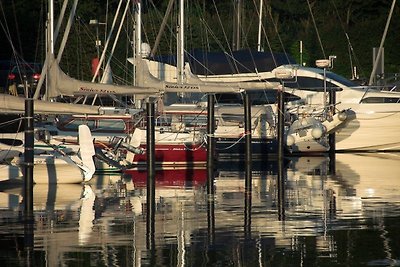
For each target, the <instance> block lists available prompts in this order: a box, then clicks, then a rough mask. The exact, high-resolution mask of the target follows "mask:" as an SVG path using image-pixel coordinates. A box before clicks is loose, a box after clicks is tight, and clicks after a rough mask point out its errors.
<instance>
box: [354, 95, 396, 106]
mask: <svg viewBox="0 0 400 267" xmlns="http://www.w3.org/2000/svg"><path fill="white" fill-rule="evenodd" d="M361 103H370V104H373V103H400V98H398V97H366V98H364V99H362V100H361Z"/></svg>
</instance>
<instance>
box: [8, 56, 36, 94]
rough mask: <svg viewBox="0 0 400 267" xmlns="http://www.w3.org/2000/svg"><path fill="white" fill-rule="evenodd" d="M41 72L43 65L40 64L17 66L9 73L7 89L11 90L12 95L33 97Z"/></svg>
mask: <svg viewBox="0 0 400 267" xmlns="http://www.w3.org/2000/svg"><path fill="white" fill-rule="evenodd" d="M41 72H42V65H41V64H40V63H21V64H15V65H14V66H13V67H12V68H11V70H10V72H9V73H8V77H7V85H6V88H8V90H10V92H9V93H10V94H14V95H22V96H25V97H28V96H29V97H30V96H33V94H34V93H35V90H36V86H37V84H38V81H39V79H40V74H41ZM13 85H15V87H14V86H13ZM6 90H7V89H6Z"/></svg>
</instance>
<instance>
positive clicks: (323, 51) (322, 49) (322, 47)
mask: <svg viewBox="0 0 400 267" xmlns="http://www.w3.org/2000/svg"><path fill="white" fill-rule="evenodd" d="M307 5H308V9H309V10H310V15H311V19H312V21H313V25H314V28H315V32H316V34H317V37H318V42H319V45H320V46H321V51H322V54H323V56H324V58H326V54H325V50H324V46H323V45H322V40H321V36H320V35H319V31H318V28H317V23H316V22H315V18H314V14H313V12H312V9H311V4H310V0H307Z"/></svg>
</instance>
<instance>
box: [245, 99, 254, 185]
mask: <svg viewBox="0 0 400 267" xmlns="http://www.w3.org/2000/svg"><path fill="white" fill-rule="evenodd" d="M243 97H244V133H245V163H246V168H245V172H246V173H245V175H246V183H245V188H246V190H251V178H252V177H251V169H252V150H251V97H250V95H249V93H247V92H245V93H244V94H243Z"/></svg>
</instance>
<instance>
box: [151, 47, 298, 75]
mask: <svg viewBox="0 0 400 267" xmlns="http://www.w3.org/2000/svg"><path fill="white" fill-rule="evenodd" d="M149 59H150V60H154V61H158V62H162V63H167V64H170V65H173V66H176V65H177V57H176V55H161V56H154V57H152V58H149ZM185 62H189V65H190V69H191V71H192V73H193V74H196V75H222V74H238V73H254V72H269V71H272V70H273V69H275V68H276V67H278V66H281V65H284V64H296V61H295V60H294V59H293V58H292V57H291V56H290V55H288V54H285V53H271V52H259V51H256V50H251V49H242V50H237V51H233V52H232V53H231V54H229V53H226V52H207V51H203V50H199V49H196V50H193V51H191V52H189V53H188V52H185Z"/></svg>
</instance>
